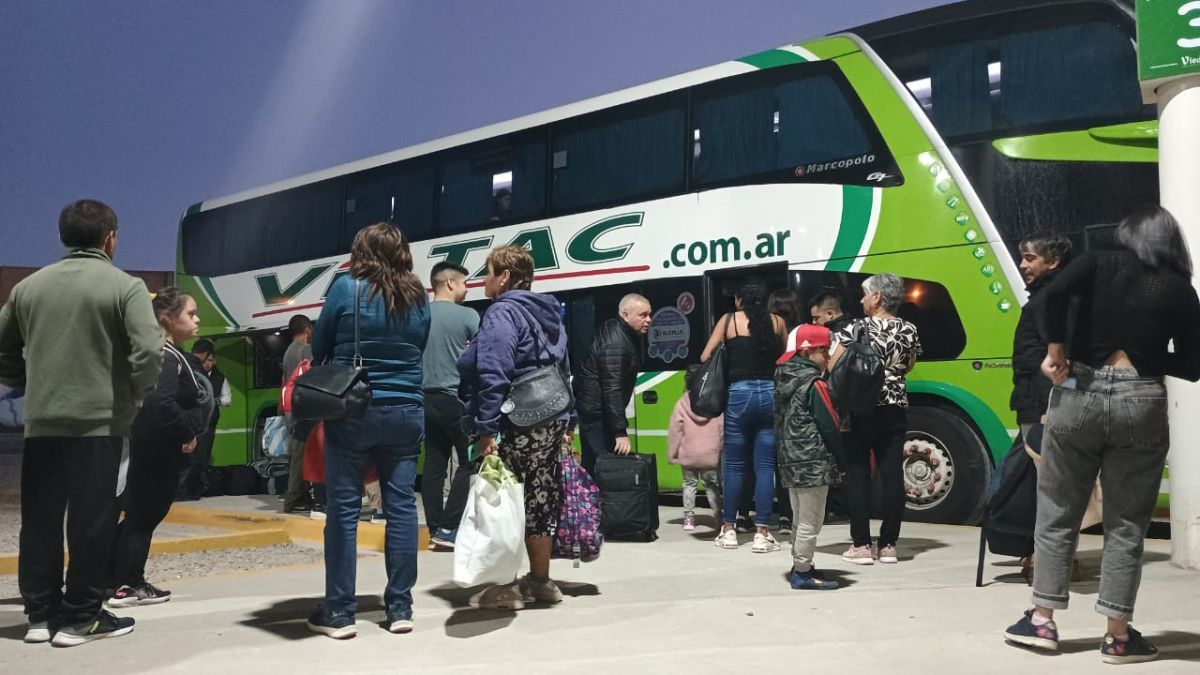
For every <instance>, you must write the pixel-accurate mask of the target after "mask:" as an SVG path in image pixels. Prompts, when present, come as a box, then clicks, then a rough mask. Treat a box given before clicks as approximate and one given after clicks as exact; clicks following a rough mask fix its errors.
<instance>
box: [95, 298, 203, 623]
mask: <svg viewBox="0 0 1200 675" xmlns="http://www.w3.org/2000/svg"><path fill="white" fill-rule="evenodd" d="M154 314H155V316H156V317H157V318H158V323H159V325H160V326H161V327H162V329H163V332H164V333H165V334H166V345H165V347H164V348H163V368H162V372H161V373H160V374H159V377H158V386H157V387H156V388H155V390H154V393H153V394H151V395H150V397H149V398H147V399H146V400H145V401H144V402H143V404H142V409H141V411H140V412H139V413H138V416H137V419H135V420H134V422H133V432H132V434H131V438H130V440H129V478H128V481H127V482H126V486H125V496H126V500H125V502H126V503H125V518H124V520H122V521H121V524H120V525H118V526H117V540H116V548H115V549H114V552H113V585H114V586H115V587H116V589H117V590H116V592H115V593H114V594H113V596H112V598H110V599H109V601H108V604H109V606H110V607H131V606H134V605H143V604H155V603H160V602H166V601H167V600H170V599H171V592H170V591H164V590H161V589H158V588H155V587H154V585H153V584H151V583H150V582H148V581H146V577H145V572H146V557H147V556H148V555H149V554H150V540H151V539H152V538H153V537H154V529H155V528H157V527H158V524H159V523H161V522H162V520H163V518H165V517H166V515H167V511H169V510H170V509H171V502H172V501H173V500H174V498H175V491H176V488H177V487H178V483H179V468H180V465H181V463H182V462H183V460H184V455H185V454H188V453H191V452H192V451H194V450H195V449H196V438H197V436H199V435H200V433H202V432H203V431H204V430H205V428H206V425H207V421H208V420H207V417H208V414H209V413H210V412H211V408H212V394H211V392H210V391H206V389H205V388H204V386H203V383H202V379H203V377H204V376H203V375H202V374H200V373H197V372H195V371H194V370H193V369H192V367H191V366H190V365H189V364H188V361H187V359H186V358H185V357H184V354H183V352H182V351H181V350H180V349H179V347H178V345H180V344H182V343H183V342H184V341H185V340H190V339H191V338H193V337H195V336H196V330H197V329H198V328H199V326H200V320H199V318H198V317H197V316H196V302H195V300H193V299H192V297H191V296H189V295H186V294H184V293H182V292H180V291H179V289H177V288H173V287H172V288H165V289H163V290H161V291H159V292H158V294H157V295H155V297H154Z"/></svg>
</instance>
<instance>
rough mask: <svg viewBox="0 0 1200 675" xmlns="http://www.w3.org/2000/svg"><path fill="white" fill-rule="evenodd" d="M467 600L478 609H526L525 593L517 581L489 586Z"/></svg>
mask: <svg viewBox="0 0 1200 675" xmlns="http://www.w3.org/2000/svg"><path fill="white" fill-rule="evenodd" d="M467 602H468V604H470V605H471V606H472V607H474V608H476V609H497V610H513V611H515V610H518V609H525V598H524V595H523V594H522V593H521V589H520V588H519V587H518V585H517V584H515V583H511V584H496V585H495V586H489V587H487V588H485V589H483V590H482V591H479V592H478V593H476V594H475V595H472V596H471V599H470V600H468V601H467Z"/></svg>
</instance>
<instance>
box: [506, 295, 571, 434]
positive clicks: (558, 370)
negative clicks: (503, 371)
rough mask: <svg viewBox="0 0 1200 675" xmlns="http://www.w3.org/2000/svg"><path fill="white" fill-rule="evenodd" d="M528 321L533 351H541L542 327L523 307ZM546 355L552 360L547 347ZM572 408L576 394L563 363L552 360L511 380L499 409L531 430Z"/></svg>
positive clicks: (520, 426) (538, 352) (518, 425)
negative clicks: (506, 394)
mask: <svg viewBox="0 0 1200 675" xmlns="http://www.w3.org/2000/svg"><path fill="white" fill-rule="evenodd" d="M518 311H519V312H520V313H521V315H522V316H523V317H524V318H525V321H526V322H527V323H528V324H529V330H530V332H532V333H533V353H534V354H535V355H537V356H540V355H541V353H542V347H543V344H542V337H543V336H542V329H541V328H540V327H539V326H538V325H537V322H535V321H534V320H533V319H532V318H530V316H529V315H528V314H526V313H525V310H518ZM546 355H547V356H548V357H550V358H551V359H552V360H553V359H554V356H553V355H552V354H550V350H549V348H547V349H546ZM574 407H575V395H574V393H572V391H571V384H570V383H569V382H568V381H567V375H566V373H564V372H563V369H562V364H561V363H558V362H555V363H551V364H549V365H545V366H541V367H539V368H537V369H535V370H533V371H532V372H528V373H525V374H524V375H522V376H520V377H518V378H516V379H515V380H513V381H512V383H511V384H510V385H509V388H508V396H507V397H506V398H505V399H504V403H502V404H500V412H501V413H503V414H504V416H505V417H507V418H508V421H509V422H510V423H512V425H513V426H515V427H517V428H518V429H532V428H535V427H539V426H542V425H543V424H545V423H547V422H550V421H553V420H555V419H557V418H558V417H559V416H561V415H562V414H563V413H566V412H568V411H570V410H571V409H572V408H574Z"/></svg>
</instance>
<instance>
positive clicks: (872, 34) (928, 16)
mask: <svg viewBox="0 0 1200 675" xmlns="http://www.w3.org/2000/svg"><path fill="white" fill-rule="evenodd" d="M1063 5H1104V6H1107V7H1114V8H1116V9H1118V10H1120V11H1122V12H1124V13H1126V14H1128V15H1129V16H1130V17H1132V16H1133V0H1005V2H996V0H965V2H955V3H953V4H949V5H942V6H940V7H932V8H930V9H922V10H920V11H916V12H910V13H908V14H901V15H900V16H895V17H892V18H889V19H882V20H880V21H874V22H872V23H867V24H863V25H861V26H858V27H856V28H852V29H850V30H849V31H848V32H851V33H854V34H856V35H858V36H859V37H861V38H862V39H864V40H866V41H867V42H868V43H870V42H871V41H872V40H878V39H881V38H888V37H895V36H897V35H903V34H905V33H911V32H916V31H923V30H927V29H930V28H937V27H938V26H942V25H945V24H950V23H956V22H959V21H962V20H964V19H975V18H979V17H986V16H993V15H998V14H1009V13H1012V12H1020V11H1026V10H1030V9H1037V8H1042V7H1056V6H1063Z"/></svg>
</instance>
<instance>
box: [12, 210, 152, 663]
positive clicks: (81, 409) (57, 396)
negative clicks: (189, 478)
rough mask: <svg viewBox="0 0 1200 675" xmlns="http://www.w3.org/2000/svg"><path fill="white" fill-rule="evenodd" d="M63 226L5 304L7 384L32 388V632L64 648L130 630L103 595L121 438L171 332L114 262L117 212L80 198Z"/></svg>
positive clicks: (27, 543) (27, 459) (28, 511)
mask: <svg viewBox="0 0 1200 675" xmlns="http://www.w3.org/2000/svg"><path fill="white" fill-rule="evenodd" d="M58 228H59V237H60V238H61V239H62V242H63V244H64V245H65V246H66V247H67V249H68V251H67V255H66V257H64V258H63V259H62V260H61V261H59V262H57V263H55V264H53V265H50V266H48V267H44V268H42V269H40V270H38V271H37V272H35V273H34V274H33V275H31V276H30V277H29V278H27V279H25V280H24V281H22V282H21V283H19V284H17V286H16V287H15V288H13V291H12V294H11V296H10V297H9V300H8V303H7V304H5V305H4V308H3V309H0V382H3V383H4V384H6V385H9V386H14V387H24V388H25V451H24V456H23V458H22V466H21V544H20V561H19V563H18V584H19V586H20V589H21V597H22V598H23V599H24V601H25V613H26V614H28V615H29V631H28V632H27V633H26V635H25V641H26V642H46V641H49V640H51V639H53V642H54V644H55V645H58V646H64V647H67V646H73V645H78V644H83V643H84V642H88V641H91V640H95V639H99V638H104V637H115V636H118V635H124V634H126V633H128V632H130V631H131V630H133V619H128V618H125V619H118V618H117V617H115V616H113V615H112V614H110V613H109V612H107V611H104V610H103V609H102V607H101V604H102V603H103V602H104V599H105V590H106V587H107V581H108V579H107V576H108V567H109V551H110V549H111V547H112V543H113V536H114V532H115V528H116V524H117V520H116V517H117V503H116V490H117V473H118V470H119V467H120V463H121V451H122V445H123V443H124V441H125V439H126V438H127V437H128V436H129V430H130V427H131V425H132V424H133V418H134V417H135V416H136V415H137V411H138V407H139V406H140V405H141V401H142V399H144V398H145V397H146V396H147V395H148V394H150V392H152V391H153V390H154V386H155V383H156V382H157V379H158V373H159V370H160V369H161V368H162V350H163V335H162V331H161V329H160V328H159V326H158V322H157V321H156V320H155V318H154V310H153V309H152V308H151V306H150V295H149V293H147V291H146V285H145V284H144V283H142V282H141V281H140V280H138V279H136V278H134V277H131V276H129V275H128V274H125V273H124V272H122V271H121V270H119V269H117V268H116V267H114V266H113V265H112V255H113V251H114V250H115V249H116V245H117V216H116V214H115V213H113V211H112V209H110V208H109V207H108V206H106V205H104V204H102V203H100V202H97V201H93V200H89V199H85V200H81V201H77V202H74V203H72V204H70V205H68V206H67V207H66V208H65V209H63V212H62V215H61V216H60V218H59V222H58ZM64 513H65V514H66V519H67V523H66V530H67V545H68V548H69V550H70V553H71V556H70V564H69V566H68V568H67V584H66V593H65V594H64V593H63V576H62V567H63V516H64Z"/></svg>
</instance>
